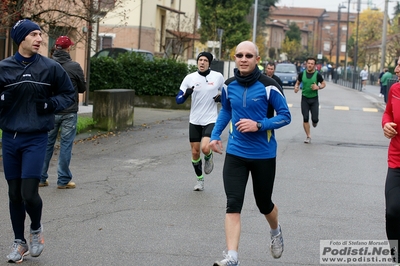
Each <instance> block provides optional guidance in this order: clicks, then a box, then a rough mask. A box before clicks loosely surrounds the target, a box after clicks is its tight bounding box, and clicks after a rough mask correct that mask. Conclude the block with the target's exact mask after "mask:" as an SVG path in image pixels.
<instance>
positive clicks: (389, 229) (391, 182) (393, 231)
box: [385, 168, 400, 243]
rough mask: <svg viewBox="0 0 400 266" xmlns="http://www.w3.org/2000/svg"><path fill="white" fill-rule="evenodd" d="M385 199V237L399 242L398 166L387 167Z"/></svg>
mask: <svg viewBox="0 0 400 266" xmlns="http://www.w3.org/2000/svg"><path fill="white" fill-rule="evenodd" d="M385 200H386V213H385V216H386V235H387V238H388V239H390V240H398V241H399V242H398V243H400V168H388V172H387V176H386V184H385Z"/></svg>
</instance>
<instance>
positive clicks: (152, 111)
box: [75, 105, 190, 140]
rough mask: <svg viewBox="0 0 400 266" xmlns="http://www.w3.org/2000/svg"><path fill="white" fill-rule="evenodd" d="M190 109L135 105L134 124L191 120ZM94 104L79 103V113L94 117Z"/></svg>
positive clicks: (91, 133)
mask: <svg viewBox="0 0 400 266" xmlns="http://www.w3.org/2000/svg"><path fill="white" fill-rule="evenodd" d="M189 112H190V110H172V109H156V108H145V107H135V108H134V118H133V125H134V127H136V126H147V125H151V124H155V123H160V122H162V121H165V120H171V119H179V118H182V119H185V120H189ZM92 113H93V105H87V106H84V105H79V111H78V114H81V115H88V116H90V117H92ZM94 132H95V135H97V134H103V133H106V132H105V131H96V129H95V130H94ZM93 135H94V134H93V132H84V133H80V134H78V135H76V138H75V140H82V139H86V138H88V137H91V136H93Z"/></svg>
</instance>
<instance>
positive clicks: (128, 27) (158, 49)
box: [99, 0, 196, 53]
mask: <svg viewBox="0 0 400 266" xmlns="http://www.w3.org/2000/svg"><path fill="white" fill-rule="evenodd" d="M141 4H143V6H141ZM179 11H180V12H181V13H184V14H181V15H180V21H182V22H183V21H185V23H181V25H180V27H179V28H180V30H181V31H182V30H185V31H186V30H187V29H188V28H189V29H193V28H194V27H193V24H192V25H188V23H187V22H188V20H187V19H186V20H185V19H184V15H185V16H189V17H193V19H192V20H191V21H192V23H194V22H195V19H194V16H195V11H196V1H195V0H135V1H134V0H125V1H124V2H123V4H122V5H121V6H120V7H118V8H116V9H115V10H114V11H112V12H109V13H108V14H107V15H106V16H105V17H104V18H103V19H102V20H101V21H100V23H99V35H100V36H111V37H112V38H113V40H112V46H113V47H126V48H135V49H138V48H139V49H145V50H149V51H151V52H153V53H162V52H163V49H164V45H165V38H166V36H167V33H166V29H171V30H174V31H176V30H178V28H177V25H178V22H177V21H178V19H177V15H178V13H179ZM192 31H193V30H192ZM139 41H140V43H139Z"/></svg>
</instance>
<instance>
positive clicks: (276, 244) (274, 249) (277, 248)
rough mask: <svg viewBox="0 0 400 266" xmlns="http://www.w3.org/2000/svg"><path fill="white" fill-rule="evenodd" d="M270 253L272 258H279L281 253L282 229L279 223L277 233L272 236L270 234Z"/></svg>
mask: <svg viewBox="0 0 400 266" xmlns="http://www.w3.org/2000/svg"><path fill="white" fill-rule="evenodd" d="M270 250H271V255H272V257H273V258H274V259H279V258H280V257H281V256H282V253H283V237H282V229H281V226H280V225H279V234H277V235H276V236H273V235H272V234H271V245H270Z"/></svg>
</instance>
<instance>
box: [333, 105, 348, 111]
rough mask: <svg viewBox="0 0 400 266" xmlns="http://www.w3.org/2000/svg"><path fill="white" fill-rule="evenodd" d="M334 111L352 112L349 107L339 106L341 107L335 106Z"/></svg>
mask: <svg viewBox="0 0 400 266" xmlns="http://www.w3.org/2000/svg"><path fill="white" fill-rule="evenodd" d="M333 109H334V110H341V111H348V110H350V108H349V107H348V106H339V105H337V106H335V107H334V108H333Z"/></svg>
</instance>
